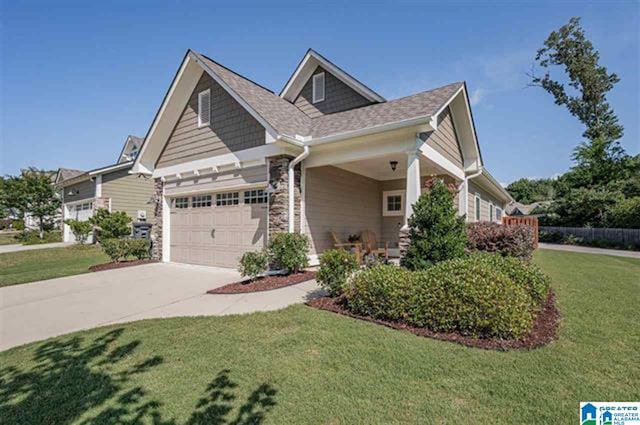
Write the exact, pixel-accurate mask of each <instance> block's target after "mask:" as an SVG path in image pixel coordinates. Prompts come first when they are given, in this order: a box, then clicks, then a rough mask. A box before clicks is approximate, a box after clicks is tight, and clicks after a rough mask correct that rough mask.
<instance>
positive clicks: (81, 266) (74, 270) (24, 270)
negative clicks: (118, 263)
mask: <svg viewBox="0 0 640 425" xmlns="http://www.w3.org/2000/svg"><path fill="white" fill-rule="evenodd" d="M109 260H110V259H109V257H107V256H106V255H105V254H104V253H103V252H102V250H101V249H100V248H98V247H95V246H71V247H66V248H47V249H36V250H31V251H18V252H9V253H6V254H0V287H2V286H9V285H15V284H18V283H26V282H34V281H37V280H44V279H53V278H55V277H62V276H69V275H74V274H80V273H86V272H88V271H89V266H92V265H94V264H100V263H106V262H108V261H109Z"/></svg>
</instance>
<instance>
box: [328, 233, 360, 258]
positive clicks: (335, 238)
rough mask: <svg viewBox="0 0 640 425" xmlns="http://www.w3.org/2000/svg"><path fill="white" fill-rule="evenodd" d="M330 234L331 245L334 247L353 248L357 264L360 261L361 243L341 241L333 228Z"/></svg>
mask: <svg viewBox="0 0 640 425" xmlns="http://www.w3.org/2000/svg"><path fill="white" fill-rule="evenodd" d="M329 233H330V234H331V238H332V239H333V246H334V247H335V248H342V249H345V250H347V251H349V250H351V249H353V251H354V253H355V254H356V259H357V260H358V264H361V263H362V243H361V242H343V241H342V239H340V236H338V234H337V233H336V232H334V231H333V230H332V231H330V232H329Z"/></svg>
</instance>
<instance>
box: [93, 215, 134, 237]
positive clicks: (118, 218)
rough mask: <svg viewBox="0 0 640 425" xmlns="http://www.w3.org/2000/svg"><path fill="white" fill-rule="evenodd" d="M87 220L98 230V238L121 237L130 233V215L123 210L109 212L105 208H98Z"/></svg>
mask: <svg viewBox="0 0 640 425" xmlns="http://www.w3.org/2000/svg"><path fill="white" fill-rule="evenodd" d="M89 222H90V223H91V224H93V225H94V226H96V228H97V230H98V240H102V239H113V238H123V237H126V236H130V235H131V226H130V224H131V217H129V216H128V215H127V213H125V212H124V211H115V212H110V211H109V210H108V209H106V208H99V209H98V211H96V213H95V214H94V215H93V216H92V217H90V218H89Z"/></svg>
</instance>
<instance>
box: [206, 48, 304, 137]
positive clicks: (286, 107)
mask: <svg viewBox="0 0 640 425" xmlns="http://www.w3.org/2000/svg"><path fill="white" fill-rule="evenodd" d="M197 55H198V56H199V57H200V58H202V59H203V62H204V64H205V65H206V67H207V68H208V69H205V70H206V71H211V72H213V73H215V74H216V75H217V76H218V77H219V78H221V79H222V80H223V81H224V82H225V83H226V84H227V85H228V86H229V88H230V89H231V90H233V91H234V92H235V94H236V95H238V96H240V97H241V98H242V99H243V100H244V101H245V102H246V103H248V104H249V105H250V106H251V108H252V109H253V110H254V111H255V112H256V113H257V114H258V115H260V117H262V118H263V119H264V120H265V121H266V122H267V123H269V124H270V126H271V127H273V128H274V129H275V130H276V132H277V133H278V134H286V135H289V136H292V137H294V136H295V135H296V134H299V135H303V136H306V135H307V134H308V132H309V128H310V121H309V117H308V116H307V115H306V114H305V113H304V112H302V111H301V110H300V109H298V108H297V107H296V106H294V105H293V104H292V103H289V102H287V101H286V100H284V99H282V98H280V97H278V96H277V95H276V94H274V93H273V92H272V91H270V90H268V89H266V88H264V87H262V86H261V85H259V84H257V83H255V82H253V81H251V80H249V79H248V78H245V77H243V76H242V75H240V74H238V73H236V72H233V71H231V70H230V69H228V68H226V67H224V66H222V65H220V64H219V63H218V62H216V61H214V60H213V59H210V58H208V57H206V56H204V55H201V54H197Z"/></svg>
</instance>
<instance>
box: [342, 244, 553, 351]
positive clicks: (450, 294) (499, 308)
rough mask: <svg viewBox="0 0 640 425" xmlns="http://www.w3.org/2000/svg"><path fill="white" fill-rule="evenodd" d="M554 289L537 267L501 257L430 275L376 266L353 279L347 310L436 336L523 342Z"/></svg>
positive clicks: (440, 267) (478, 258)
mask: <svg viewBox="0 0 640 425" xmlns="http://www.w3.org/2000/svg"><path fill="white" fill-rule="evenodd" d="M548 290H549V280H548V278H546V277H545V276H544V275H543V274H542V273H541V272H540V270H539V269H538V268H537V267H535V266H534V265H532V264H529V263H526V262H522V261H520V260H517V259H513V258H504V257H501V256H499V255H490V254H484V255H472V256H469V257H467V258H459V259H453V260H448V261H443V262H440V263H438V264H436V265H435V266H433V267H431V268H429V269H428V270H426V271H418V272H410V271H408V270H406V269H403V268H399V267H396V266H385V265H383V266H377V267H373V268H370V269H366V270H363V271H361V272H359V273H357V274H356V275H354V276H353V278H351V279H350V281H349V284H348V285H347V289H346V290H345V292H344V299H345V302H346V305H347V307H348V308H349V309H350V310H351V311H353V312H354V313H357V314H362V315H367V316H371V317H375V318H378V319H384V320H391V321H402V322H404V323H407V324H410V325H413V326H417V327H424V328H428V329H431V330H433V331H436V332H453V331H456V332H460V333H462V334H464V335H475V336H479V337H499V338H516V339H517V338H521V337H523V336H525V335H526V334H528V333H529V332H530V330H531V327H532V325H533V319H534V313H535V311H536V309H537V308H538V307H539V306H540V303H541V300H542V299H544V297H545V296H546V294H547V293H548Z"/></svg>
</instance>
